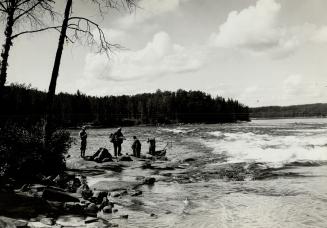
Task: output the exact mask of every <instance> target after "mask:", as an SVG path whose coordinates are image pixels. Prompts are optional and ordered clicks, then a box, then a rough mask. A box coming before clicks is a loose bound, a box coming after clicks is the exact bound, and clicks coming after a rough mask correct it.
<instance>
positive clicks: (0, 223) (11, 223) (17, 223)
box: [0, 216, 27, 228]
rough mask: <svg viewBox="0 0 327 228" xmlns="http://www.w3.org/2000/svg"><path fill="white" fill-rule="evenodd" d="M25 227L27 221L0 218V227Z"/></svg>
mask: <svg viewBox="0 0 327 228" xmlns="http://www.w3.org/2000/svg"><path fill="white" fill-rule="evenodd" d="M26 226H27V221H24V220H18V219H12V218H8V217H4V216H0V227H8V228H11V227H13V228H16V227H17V228H18V227H26Z"/></svg>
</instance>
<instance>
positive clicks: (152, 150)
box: [148, 138, 156, 155]
mask: <svg viewBox="0 0 327 228" xmlns="http://www.w3.org/2000/svg"><path fill="white" fill-rule="evenodd" d="M148 143H149V154H151V155H154V154H155V152H156V139H155V138H151V139H148Z"/></svg>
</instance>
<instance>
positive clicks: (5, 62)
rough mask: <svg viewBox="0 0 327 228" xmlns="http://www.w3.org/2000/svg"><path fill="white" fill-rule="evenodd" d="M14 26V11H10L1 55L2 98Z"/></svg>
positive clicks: (0, 82) (0, 84)
mask: <svg viewBox="0 0 327 228" xmlns="http://www.w3.org/2000/svg"><path fill="white" fill-rule="evenodd" d="M13 26H14V11H13V10H10V11H9V12H8V17H7V25H6V30H5V37H6V40H5V43H4V45H3V49H2V53H1V58H2V60H1V68H0V96H2V92H3V89H4V86H5V83H6V79H7V68H8V58H9V51H10V48H11V46H12V38H11V36H12V32H13Z"/></svg>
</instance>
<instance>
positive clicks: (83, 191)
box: [76, 183, 93, 199]
mask: <svg viewBox="0 0 327 228" xmlns="http://www.w3.org/2000/svg"><path fill="white" fill-rule="evenodd" d="M76 192H77V193H78V194H80V195H81V196H82V197H83V199H89V198H90V197H92V196H93V192H92V190H91V189H90V188H89V186H88V185H87V184H86V183H82V185H81V186H80V187H79V188H78V189H77V191H76Z"/></svg>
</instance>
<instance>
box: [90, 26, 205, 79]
mask: <svg viewBox="0 0 327 228" xmlns="http://www.w3.org/2000/svg"><path fill="white" fill-rule="evenodd" d="M202 64H203V60H202V56H201V53H198V52H197V51H195V50H192V49H186V48H184V47H182V46H180V45H178V44H174V43H173V42H172V41H171V39H170V37H169V35H168V34H167V33H165V32H159V33H157V34H155V35H154V37H153V40H152V41H151V42H149V43H148V44H147V45H146V46H145V47H144V48H143V49H141V50H137V51H123V52H120V53H117V54H116V55H113V56H112V58H111V59H108V58H107V56H106V55H104V54H91V53H90V54H88V55H87V56H86V64H85V69H84V73H85V76H86V77H87V78H97V79H102V80H113V81H123V80H134V79H137V78H150V77H158V76H162V75H167V74H178V73H183V72H189V71H196V70H198V69H199V68H200V67H201V66H202Z"/></svg>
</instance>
